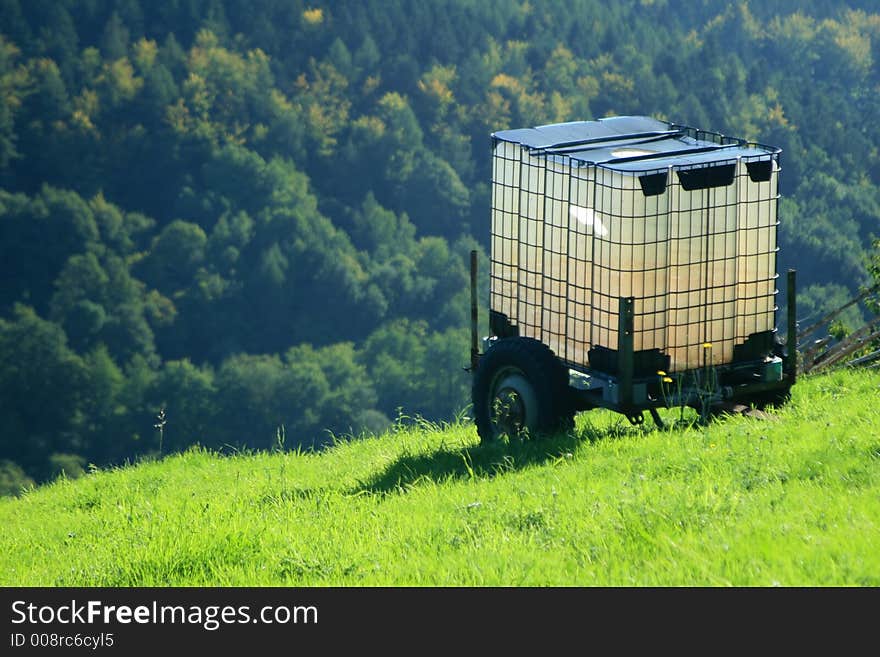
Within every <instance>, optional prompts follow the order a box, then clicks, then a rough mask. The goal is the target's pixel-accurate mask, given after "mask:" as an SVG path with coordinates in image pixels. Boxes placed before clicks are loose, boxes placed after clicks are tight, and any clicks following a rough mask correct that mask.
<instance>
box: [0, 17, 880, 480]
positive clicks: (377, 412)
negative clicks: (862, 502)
mask: <svg viewBox="0 0 880 657" xmlns="http://www.w3.org/2000/svg"><path fill="white" fill-rule="evenodd" d="M878 61H880V14H878V13H877V8H876V6H875V3H872V2H868V1H867V0H849V1H848V2H844V3H841V2H831V0H797V1H796V2H790V1H785V2H783V1H782V0H767V1H765V2H761V3H749V2H746V1H744V0H741V1H738V2H734V3H718V2H698V3H672V2H668V1H667V0H652V1H647V0H626V1H623V2H607V1H603V0H569V1H567V2H561V1H556V0H554V1H550V2H541V3H533V2H472V1H469V0H444V1H443V2H427V3H426V2H418V1H416V0H391V1H388V0H382V1H381V2H380V1H379V0H357V1H354V2H345V3H332V2H315V3H305V2H302V1H301V0H295V1H293V2H291V1H290V0H248V1H245V0H174V1H173V2H172V1H170V0H161V1H156V2H146V1H144V0H90V1H89V2H80V1H78V0H52V1H50V0H27V1H25V0H0V263H2V264H0V266H2V273H3V280H4V284H3V285H2V286H0V352H2V353H0V356H2V358H0V392H2V394H0V405H2V408H0V423H2V426H0V441H2V442H0V445H2V449H0V463H2V472H3V481H4V482H11V483H4V484H3V486H5V488H6V489H13V488H15V487H17V486H20V485H21V484H26V483H27V482H28V481H29V480H30V479H34V480H42V479H45V478H46V477H49V476H53V475H54V474H56V473H57V472H59V471H60V470H64V471H65V472H66V473H67V474H68V476H73V474H74V473H75V472H77V471H78V470H77V464H80V466H81V461H82V460H83V459H85V460H86V461H88V462H94V463H110V462H118V461H120V460H121V459H124V458H128V457H131V456H133V455H136V454H141V453H155V452H156V451H157V450H158V441H157V436H156V430H155V428H154V426H153V425H154V424H155V415H156V413H157V412H158V411H159V410H160V409H161V408H164V409H166V414H167V415H166V417H167V422H166V426H165V431H164V436H165V439H164V441H163V446H162V449H163V451H168V450H176V449H182V448H184V447H185V446H186V445H188V444H191V443H193V442H199V443H202V444H206V445H211V446H214V447H223V446H225V445H228V446H238V447H240V446H248V447H271V446H272V445H273V444H274V443H273V441H275V440H276V439H277V436H278V435H279V434H278V431H279V427H284V435H285V436H286V445H287V446H295V445H298V444H300V445H306V446H308V445H321V444H324V443H325V442H326V441H327V440H328V439H329V435H330V433H333V434H352V435H359V434H360V433H361V432H362V431H363V430H366V429H369V430H375V429H378V428H381V427H383V426H385V425H386V424H387V422H388V421H389V418H393V417H396V416H397V414H398V413H399V412H401V411H402V412H403V413H405V414H409V415H414V414H417V413H420V414H423V415H426V416H428V417H431V418H435V419H439V418H448V417H449V416H450V415H452V414H454V413H457V412H459V411H461V410H462V409H463V408H464V407H465V405H466V403H467V397H468V395H467V389H468V380H467V377H466V375H465V374H464V373H463V372H461V366H462V365H464V364H466V362H467V349H468V345H467V335H466V326H467V318H468V315H467V311H468V305H467V294H468V291H467V286H468V275H467V261H468V251H469V249H470V248H478V249H480V251H481V253H482V254H483V260H482V262H483V263H485V262H486V260H485V252H486V250H487V249H488V208H489V201H490V199H489V185H488V183H489V179H490V176H491V170H490V158H489V153H488V137H489V134H490V133H491V132H492V131H495V130H499V129H503V128H510V127H524V126H530V125H538V124H543V123H550V122H556V121H570V120H579V119H589V118H594V117H600V116H603V115H608V114H648V115H654V116H658V117H662V118H669V119H671V120H675V121H678V122H682V123H688V124H691V125H696V126H698V127H702V128H708V129H715V130H720V131H722V132H725V133H728V134H733V135H736V136H744V137H747V138H749V139H755V140H759V141H762V142H765V143H769V144H773V145H778V146H781V147H782V148H783V149H784V153H783V160H782V161H783V166H784V169H785V170H784V173H783V176H782V178H781V180H782V202H781V204H780V219H781V229H780V237H781V252H780V260H779V267H780V269H783V268H785V267H789V266H792V267H796V268H798V269H799V270H800V274H799V277H800V278H799V280H800V281H801V287H802V290H803V291H804V292H803V294H802V301H801V304H800V305H801V307H802V308H805V309H810V311H811V312H814V313H821V311H822V310H823V309H824V308H827V307H828V306H829V305H830V304H832V303H833V300H834V299H838V298H840V297H842V296H846V294H847V293H851V292H854V291H855V290H856V289H857V288H858V287H859V286H860V285H865V284H867V283H868V282H869V280H870V279H871V276H872V275H873V276H874V277H876V276H877V261H876V258H877V256H876V251H875V252H874V253H875V255H874V256H873V257H874V260H873V261H872V260H871V259H870V254H871V243H872V240H876V239H877V237H878V234H880V191H878V190H880V121H878V120H877V119H878V117H880V93H878V91H880V76H878ZM486 280H487V279H486V278H485V273H484V274H483V284H482V285H481V289H482V290H483V293H485V289H486V284H485V282H486ZM483 305H484V307H485V304H483ZM16 464H17V465H16ZM19 466H20V467H19ZM16 468H18V469H16ZM21 468H23V470H22V469H21Z"/></svg>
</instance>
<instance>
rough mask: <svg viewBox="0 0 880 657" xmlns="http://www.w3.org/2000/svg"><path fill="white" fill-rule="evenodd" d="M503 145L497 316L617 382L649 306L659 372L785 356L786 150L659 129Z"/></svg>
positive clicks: (496, 183)
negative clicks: (621, 328)
mask: <svg viewBox="0 0 880 657" xmlns="http://www.w3.org/2000/svg"><path fill="white" fill-rule="evenodd" d="M492 138H493V139H492V149H493V172H492V237H491V301H490V303H491V308H492V310H493V311H494V313H496V314H499V315H503V316H504V317H505V319H506V321H507V322H509V323H510V324H511V325H512V326H515V327H516V329H517V331H518V333H519V335H523V336H528V337H533V338H536V339H538V340H541V341H542V342H544V343H545V344H547V345H548V346H549V347H550V348H551V349H553V351H554V352H555V353H556V355H557V356H558V357H560V358H561V359H562V360H564V361H566V362H567V363H569V364H570V365H573V366H576V367H577V366H590V367H593V368H598V369H602V368H603V366H604V364H605V363H608V362H611V363H613V362H616V361H615V360H614V358H613V353H614V350H615V349H616V348H617V345H618V335H617V333H618V308H619V299H620V298H621V297H634V298H635V334H634V344H635V351H636V357H637V358H636V360H637V363H642V364H643V369H644V368H647V369H649V370H650V369H651V368H653V367H655V366H656V367H657V368H659V367H660V366H663V367H666V368H668V369H669V370H670V371H683V370H688V369H693V368H696V367H700V366H703V365H705V364H707V361H708V360H710V359H711V362H712V363H713V364H716V365H721V364H726V363H730V362H732V361H734V360H735V359H736V358H737V354H738V353H745V352H747V351H748V350H744V345H747V343H749V342H753V343H761V344H767V343H768V340H770V341H772V336H773V332H774V330H775V311H776V304H775V296H776V252H777V244H776V232H777V224H778V222H777V199H778V174H779V153H780V150H779V149H778V148H773V147H768V146H764V145H760V144H755V143H749V142H746V141H744V140H742V139H734V138H730V137H725V136H722V135H720V134H718V133H711V132H705V131H702V130H696V129H694V128H690V127H687V126H682V125H678V124H673V123H669V122H666V121H659V120H656V119H652V118H649V117H643V116H628V117H613V118H606V119H600V120H598V121H579V122H573V123H560V124H553V125H545V126H539V127H537V128H525V129H518V130H504V131H500V132H496V133H494V134H493V135H492ZM640 356H641V358H640Z"/></svg>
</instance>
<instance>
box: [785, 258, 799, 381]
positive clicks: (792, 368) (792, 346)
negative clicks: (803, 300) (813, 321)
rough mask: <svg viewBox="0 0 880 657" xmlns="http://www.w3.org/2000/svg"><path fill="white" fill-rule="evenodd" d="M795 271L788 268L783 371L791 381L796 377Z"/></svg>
mask: <svg viewBox="0 0 880 657" xmlns="http://www.w3.org/2000/svg"><path fill="white" fill-rule="evenodd" d="M795 275H796V272H795V270H794V269H789V270H788V290H787V295H788V336H787V337H786V339H785V345H786V352H787V353H786V358H785V373H786V375H787V376H788V379H789V381H790V382H791V383H794V382H795V380H796V379H797V369H798V366H797V359H798V352H797V333H798V331H797V294H796V289H795V286H796V281H795Z"/></svg>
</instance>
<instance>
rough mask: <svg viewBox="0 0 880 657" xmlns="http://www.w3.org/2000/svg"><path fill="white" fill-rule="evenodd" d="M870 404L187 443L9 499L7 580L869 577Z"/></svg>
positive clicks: (830, 386) (874, 411)
mask: <svg viewBox="0 0 880 657" xmlns="http://www.w3.org/2000/svg"><path fill="white" fill-rule="evenodd" d="M878 397H880V373H877V372H876V371H875V372H838V373H833V374H830V375H826V376H821V377H814V378H810V379H807V380H804V381H802V382H801V383H799V384H798V385H797V386H796V387H795V392H794V399H793V402H792V403H791V404H790V405H789V406H787V407H786V408H784V409H783V410H781V411H780V412H779V413H778V417H777V419H774V420H757V419H752V418H746V417H733V418H726V419H724V420H722V421H716V422H713V423H712V424H710V425H709V426H705V427H692V428H685V429H678V430H669V431H657V430H654V429H653V428H651V427H648V428H644V429H635V428H631V427H629V426H628V425H627V424H626V423H625V421H622V418H620V417H619V416H615V415H612V414H607V413H598V412H595V413H588V414H581V415H580V416H579V418H578V424H577V431H576V433H575V434H574V435H571V436H560V437H557V438H555V439H552V440H545V441H528V442H525V443H520V444H513V445H498V446H493V447H480V446H479V445H478V441H477V437H476V433H475V431H474V428H473V426H472V425H470V424H462V425H455V426H451V427H446V428H437V427H434V426H423V427H416V428H410V429H405V430H404V429H400V430H398V431H393V432H391V433H388V434H386V435H383V436H381V437H378V438H370V439H366V440H362V441H357V442H348V443H342V444H339V445H338V446H336V447H334V448H332V449H330V450H329V451H326V452H324V453H319V454H316V453H274V454H269V453H259V454H242V455H237V456H232V457H228V456H227V457H222V456H218V455H216V454H213V453H210V452H206V451H189V452H187V453H185V454H181V455H177V456H172V457H168V458H166V459H163V460H162V461H159V462H148V463H142V464H140V465H137V466H136V467H125V468H120V469H115V470H108V471H99V472H95V473H93V474H90V475H87V476H85V477H84V478H81V479H78V480H75V481H65V480H59V481H56V482H54V483H52V484H50V485H47V486H44V487H42V488H39V489H36V490H33V491H31V492H29V493H26V494H25V495H24V496H23V497H21V498H18V499H3V500H0V525H2V527H3V528H4V531H3V532H2V534H0V584H2V585H4V586H9V585H110V586H132V585H368V586H371V585H429V584H430V585H478V586H482V585H710V586H715V585H736V586H739V585H756V586H770V585H777V584H778V585H782V586H794V585H807V586H810V585H866V586H878V585H880V405H878V403H877V401H878ZM674 416H675V415H674V414H673V413H672V412H671V411H670V412H669V413H668V415H667V417H668V418H669V419H672V418H673V417H674Z"/></svg>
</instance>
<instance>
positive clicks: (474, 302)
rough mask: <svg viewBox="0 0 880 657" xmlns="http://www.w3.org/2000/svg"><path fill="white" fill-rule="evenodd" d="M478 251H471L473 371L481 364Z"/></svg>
mask: <svg viewBox="0 0 880 657" xmlns="http://www.w3.org/2000/svg"><path fill="white" fill-rule="evenodd" d="M477 321H478V315H477V251H476V249H474V250H473V251H471V371H474V370H476V369H477V365H478V364H479V362H480V348H479V341H478V331H479V327H478V325H477Z"/></svg>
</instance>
